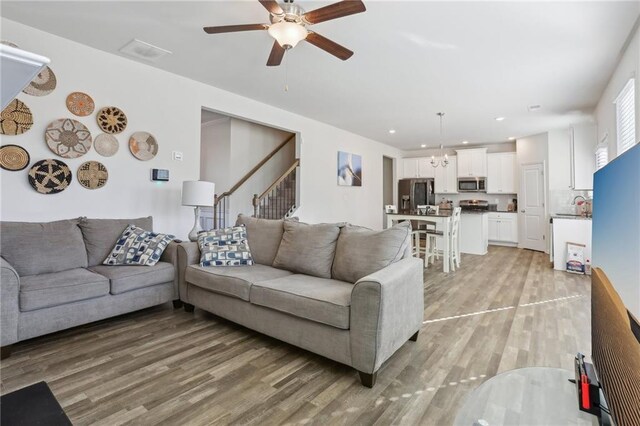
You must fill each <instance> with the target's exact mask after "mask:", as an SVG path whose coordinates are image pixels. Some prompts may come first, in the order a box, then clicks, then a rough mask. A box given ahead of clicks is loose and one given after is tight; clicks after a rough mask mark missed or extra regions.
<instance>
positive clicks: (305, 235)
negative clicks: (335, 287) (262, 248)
mask: <svg viewBox="0 0 640 426" xmlns="http://www.w3.org/2000/svg"><path fill="white" fill-rule="evenodd" d="M339 234H340V225H338V224H329V223H319V224H314V225H310V224H308V223H302V222H294V221H289V220H285V221H284V234H283V235H282V242H281V243H280V248H279V249H278V254H277V255H276V258H275V260H274V261H273V266H275V267H276V268H282V269H287V270H289V271H291V272H296V273H299V274H306V275H313V276H315V277H320V278H331V265H332V264H333V257H334V255H335V251H336V241H337V240H338V235H339Z"/></svg>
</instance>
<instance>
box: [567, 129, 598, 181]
mask: <svg viewBox="0 0 640 426" xmlns="http://www.w3.org/2000/svg"><path fill="white" fill-rule="evenodd" d="M596 145H597V132H596V126H595V125H593V124H580V125H574V126H573V127H572V128H571V163H570V166H571V173H572V178H573V179H572V181H571V184H572V187H573V189H575V190H579V191H586V190H588V191H591V190H593V174H594V173H595V171H596V158H595V150H596Z"/></svg>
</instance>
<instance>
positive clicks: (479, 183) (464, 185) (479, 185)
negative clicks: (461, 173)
mask: <svg viewBox="0 0 640 426" xmlns="http://www.w3.org/2000/svg"><path fill="white" fill-rule="evenodd" d="M458 192H487V179H486V178H483V177H479V178H459V179H458Z"/></svg>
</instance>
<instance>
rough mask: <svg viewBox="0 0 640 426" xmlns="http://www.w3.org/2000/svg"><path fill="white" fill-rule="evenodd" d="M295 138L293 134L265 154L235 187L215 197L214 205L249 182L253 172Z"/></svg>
mask: <svg viewBox="0 0 640 426" xmlns="http://www.w3.org/2000/svg"><path fill="white" fill-rule="evenodd" d="M295 137H296V135H295V134H293V135H291V136H289V138H287V140H285V141H284V142H282V143H281V144H280V145H278V146H277V147H276V148H275V149H274V150H273V151H271V152H270V153H269V154H267V156H266V157H264V158H263V159H262V160H260V162H259V163H258V164H256V165H255V167H254V168H252V169H251V170H249V172H248V173H247V174H245V175H244V176H243V177H242V179H240V180H239V181H238V183H236V184H235V185H233V186H232V187H231V189H229V190H228V191H225V192H223V193H222V194H220V195H218V196H216V200H215V204H216V205H217V204H218V201H219V200H221V199H222V198H224V197H228V196H229V195H231V194H233V193H234V192H236V190H237V189H238V188H240V187H241V186H242V185H243V184H244V183H245V182H246V181H248V180H249V178H250V177H251V176H253V175H254V173H255V172H257V171H258V170H260V168H261V167H262V166H264V164H265V163H266V162H267V161H269V160H270V159H271V158H272V157H273V156H274V155H276V154H277V153H278V151H280V150H281V149H282V148H284V146H285V145H287V144H288V143H289V142H291V140H292V139H294V138H295Z"/></svg>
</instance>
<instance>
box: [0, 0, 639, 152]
mask: <svg viewBox="0 0 640 426" xmlns="http://www.w3.org/2000/svg"><path fill="white" fill-rule="evenodd" d="M299 3H300V4H301V5H302V6H303V7H304V8H305V9H306V10H312V9H314V8H316V7H319V6H322V5H325V4H328V3H331V2H324V1H323V2H315V1H314V2H312V1H307V0H300V1H299ZM365 4H366V6H367V12H366V13H363V14H360V15H354V16H349V17H346V18H342V19H338V20H335V21H331V22H325V23H321V24H318V25H315V26H314V27H313V29H314V30H315V31H317V32H319V33H320V34H322V35H324V36H326V37H328V38H331V39H333V40H335V41H336V42H338V43H340V44H343V45H345V46H346V47H348V48H350V49H352V50H353V51H355V55H354V56H353V57H352V58H351V59H350V60H348V61H346V62H342V61H340V60H338V59H336V58H334V57H332V56H330V55H329V54H327V53H325V52H323V51H321V50H319V49H317V48H316V47H314V46H312V45H310V44H308V43H304V42H302V43H300V44H299V45H298V46H297V47H296V48H295V49H294V50H292V51H290V52H288V53H287V55H286V57H285V61H284V63H283V66H280V67H277V68H268V67H266V66H265V63H266V60H267V57H268V55H269V51H270V49H271V45H272V42H273V40H272V39H271V38H270V37H269V35H268V34H267V32H266V31H255V32H245V33H235V34H222V35H207V34H205V33H204V32H203V31H202V27H203V26H213V25H228V24H245V23H266V22H267V16H268V15H267V12H266V10H265V9H264V8H263V7H262V6H261V5H260V4H259V3H258V2H257V1H255V0H242V1H225V2H221V1H208V2H167V1H163V2H148V1H145V2H112V1H108V2H107V1H99V2H55V1H45V2H27V1H19V2H10V1H3V2H2V16H3V17H6V18H9V19H12V20H15V21H18V22H22V23H24V24H27V25H30V26H33V27H36V28H40V29H42V30H44V31H48V32H51V33H54V34H57V35H60V36H62V37H66V38H69V39H72V40H76V41H78V42H81V43H84V44H87V45H90V46H93V47H96V48H98V49H101V50H104V51H107V52H112V53H118V49H119V48H120V47H121V46H123V45H124V44H125V43H127V42H129V41H130V40H131V39H132V38H138V39H141V40H143V41H146V42H148V43H151V44H154V45H157V46H159V47H162V48H164V49H168V50H170V51H172V52H173V54H172V55H170V56H167V57H164V58H162V59H160V60H159V61H158V62H157V63H156V64H153V66H156V67H159V68H162V69H165V70H168V71H171V72H174V73H176V74H180V75H184V76H187V77H190V78H193V79H195V80H199V81H202V82H205V83H208V84H211V85H213V86H217V87H220V88H222V89H225V90H229V91H231V92H235V93H238V94H241V95H243V96H247V97H250V98H254V99H257V100H259V101H262V102H265V103H268V104H271V105H274V106H277V107H280V108H283V109H286V110H289V111H294V112H296V113H299V114H302V115H305V116H308V117H311V118H314V119H317V120H320V121H323V122H326V123H330V124H332V125H335V126H337V127H340V128H343V129H347V130H350V131H352V132H354V133H358V134H361V135H364V136H367V137H370V138H372V139H375V140H379V141H382V142H385V143H389V144H391V145H395V146H397V147H400V148H403V149H415V148H418V147H419V146H420V144H422V143H425V144H427V145H428V146H434V145H437V144H438V143H439V136H438V120H437V116H436V112H438V111H444V112H445V113H446V116H445V123H444V127H445V138H444V141H445V144H446V145H459V144H460V142H461V141H462V140H468V141H470V143H471V144H473V143H487V142H499V141H505V140H506V139H507V138H508V137H510V136H525V135H530V134H535V133H539V132H543V131H546V130H549V129H553V128H560V127H563V126H568V125H569V124H570V123H572V122H577V121H584V120H587V119H589V114H590V113H591V111H592V109H593V107H594V106H595V104H596V102H597V100H598V99H599V97H600V95H601V93H602V91H603V90H604V87H605V85H606V82H607V81H608V79H609V77H610V75H611V73H612V71H613V69H614V68H615V64H616V62H617V60H618V57H619V54H620V50H621V48H622V46H623V44H624V42H625V39H626V38H627V36H628V34H629V32H630V31H631V28H632V27H633V25H634V22H635V21H636V19H638V16H639V15H640V2H638V1H633V2H616V1H605V2H592V1H588V2H480V1H474V2H451V1H448V2H426V1H424V2H422V1H407V2H402V1H373V0H369V1H367V0H365ZM42 49H43V50H42V52H40V53H43V54H46V46H42ZM118 54H119V53H118ZM285 64H286V65H285ZM287 76H288V77H287ZM285 81H286V82H287V83H288V86H289V91H288V92H285V91H284V84H285ZM532 104H540V105H542V107H543V108H542V110H540V111H538V112H535V113H530V112H528V111H527V106H528V105H532ZM209 107H213V108H215V105H209ZM498 116H504V117H506V120H504V121H502V122H497V121H495V120H494V118H495V117H498ZM392 128H393V129H396V131H397V132H396V133H395V134H394V135H391V134H389V132H388V131H389V129H392Z"/></svg>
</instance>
